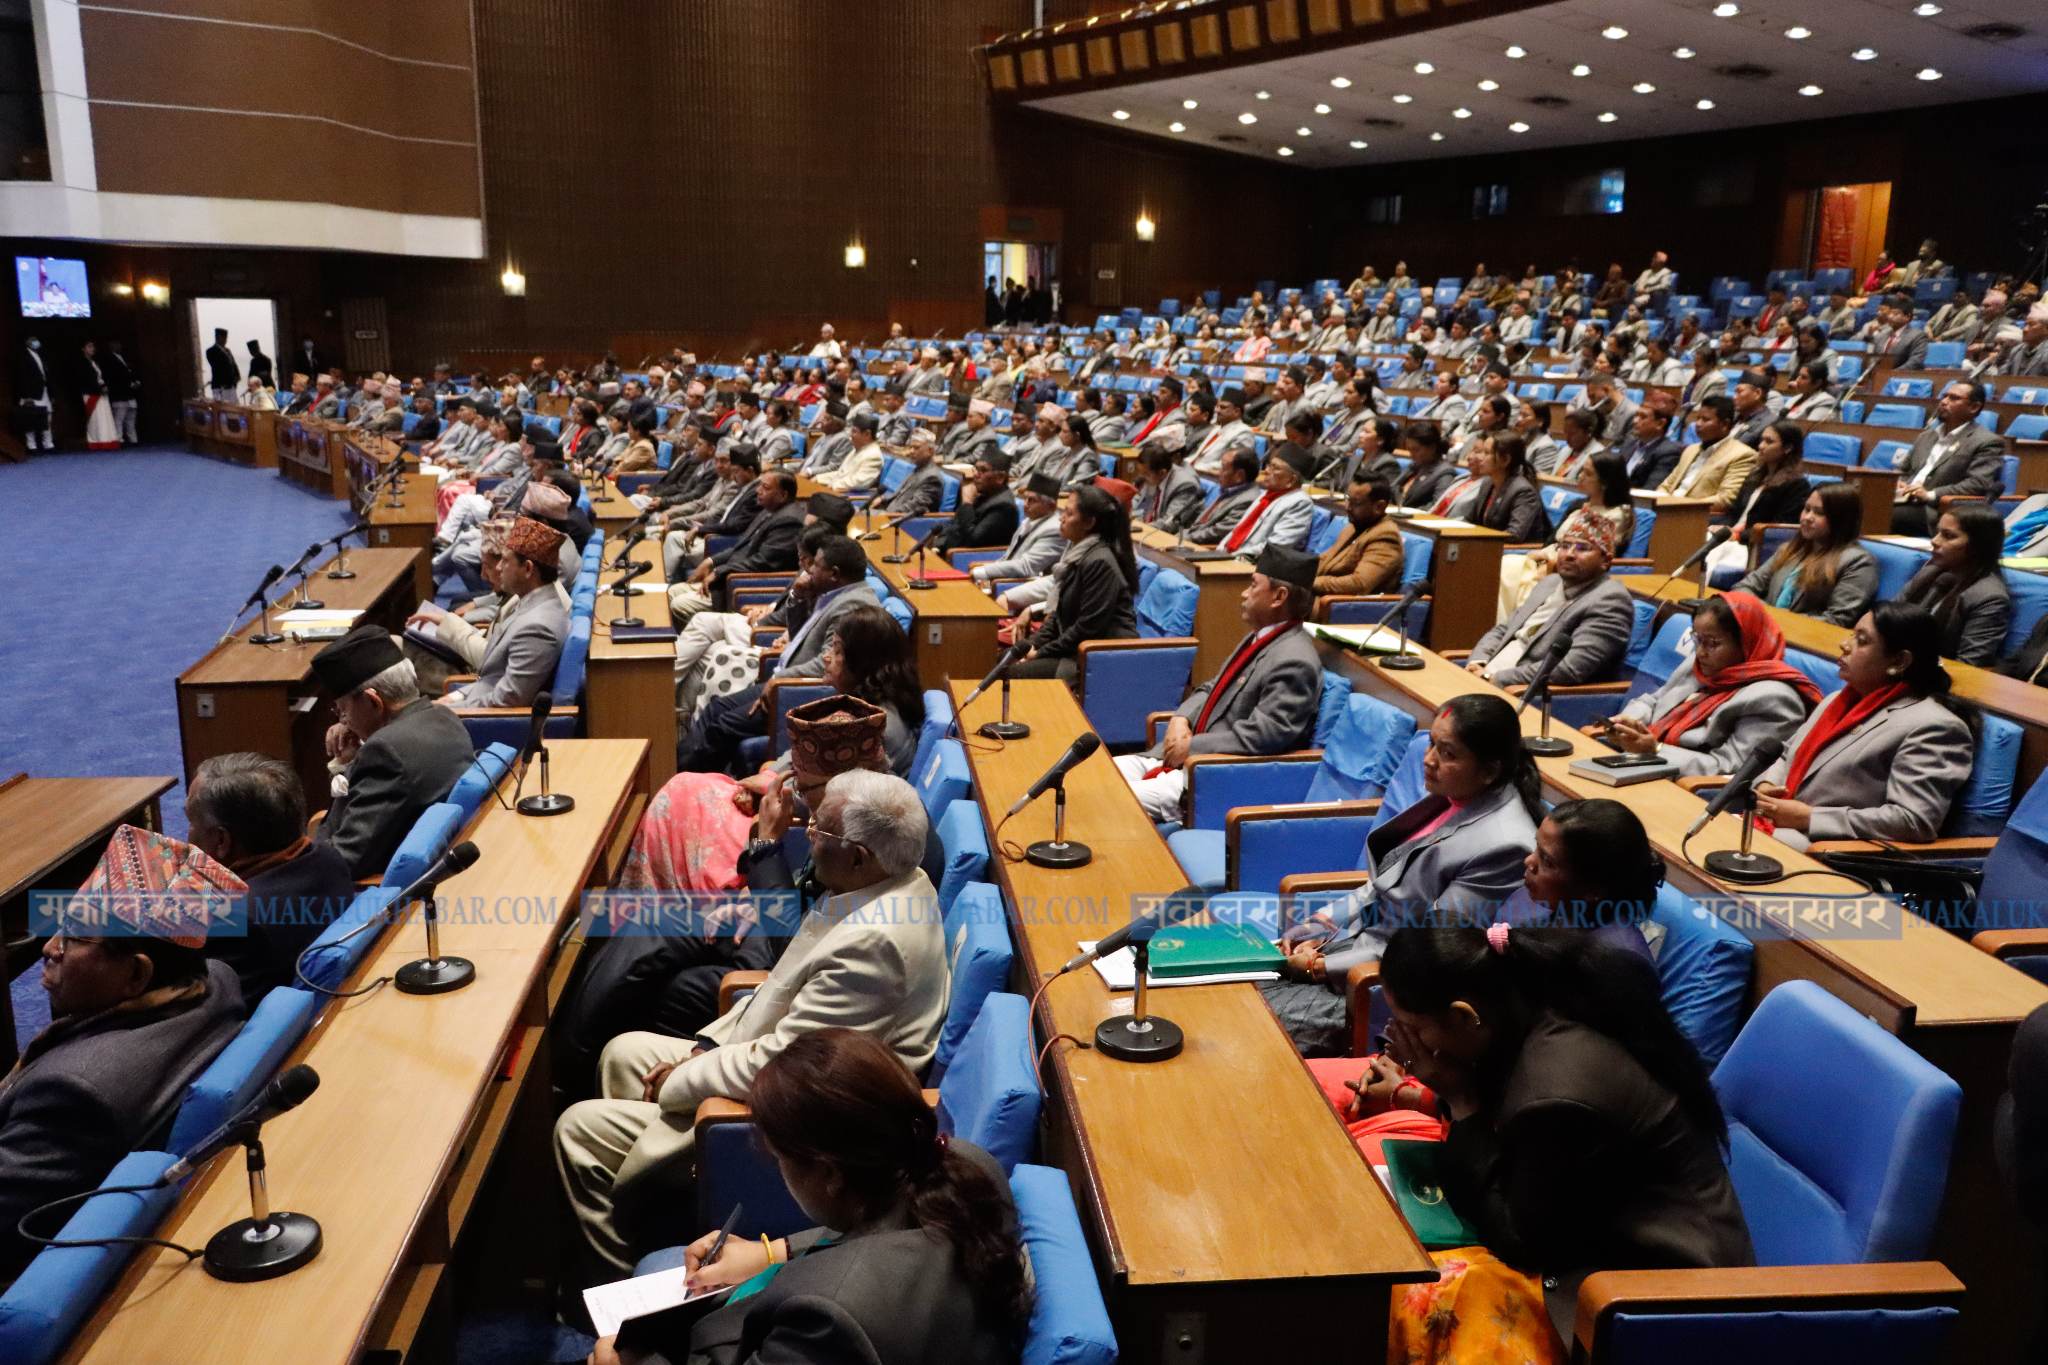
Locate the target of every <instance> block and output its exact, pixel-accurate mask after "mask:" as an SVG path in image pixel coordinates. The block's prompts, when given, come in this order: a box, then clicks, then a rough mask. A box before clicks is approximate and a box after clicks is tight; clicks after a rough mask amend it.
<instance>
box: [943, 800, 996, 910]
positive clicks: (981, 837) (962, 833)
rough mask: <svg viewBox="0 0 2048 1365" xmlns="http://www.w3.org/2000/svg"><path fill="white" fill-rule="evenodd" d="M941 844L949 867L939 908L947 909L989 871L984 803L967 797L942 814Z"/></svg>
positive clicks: (948, 807)
mask: <svg viewBox="0 0 2048 1365" xmlns="http://www.w3.org/2000/svg"><path fill="white" fill-rule="evenodd" d="M939 847H940V848H941V849H943V850H944V851H945V855H946V870H945V874H944V876H943V877H942V878H941V879H940V881H939V885H938V893H939V911H940V913H941V914H943V913H945V912H946V911H947V910H948V909H949V908H950V907H951V906H952V904H953V901H954V898H955V897H957V896H958V895H959V894H960V892H961V889H962V888H963V887H965V886H966V885H967V884H968V883H970V882H976V881H980V880H981V875H982V873H984V872H986V871H988V835H987V833H986V832H985V831H984V830H983V829H982V827H981V807H980V806H979V805H977V804H975V802H974V800H973V798H971V797H964V798H962V799H960V800H958V801H954V802H953V803H951V804H950V805H948V806H947V807H946V808H945V810H944V811H942V812H941V813H940V815H939Z"/></svg>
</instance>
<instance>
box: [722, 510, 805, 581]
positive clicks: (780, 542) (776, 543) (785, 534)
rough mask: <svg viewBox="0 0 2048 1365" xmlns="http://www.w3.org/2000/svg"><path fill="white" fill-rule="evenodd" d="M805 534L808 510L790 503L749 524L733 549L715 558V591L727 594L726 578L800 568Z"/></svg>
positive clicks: (765, 513) (735, 542) (783, 571)
mask: <svg viewBox="0 0 2048 1365" xmlns="http://www.w3.org/2000/svg"><path fill="white" fill-rule="evenodd" d="M803 532H804V509H803V505H802V504H801V503H798V502H794V501H791V502H786V503H784V504H782V506H780V507H778V508H776V509H775V510H774V511H772V512H763V513H761V514H760V515H759V516H757V517H755V518H754V519H753V520H752V521H750V522H748V523H747V529H746V530H745V531H742V532H741V533H740V538H739V539H738V540H736V541H734V542H733V544H732V548H731V549H728V550H721V551H719V552H718V553H717V554H715V555H713V556H711V563H712V571H711V591H712V595H713V597H714V598H717V597H720V596H722V594H723V593H724V590H725V576H726V575H727V574H735V573H786V572H787V571H789V570H791V569H794V568H795V567H796V542H797V539H798V537H800V536H802V535H803Z"/></svg>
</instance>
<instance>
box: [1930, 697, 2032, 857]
mask: <svg viewBox="0 0 2048 1365" xmlns="http://www.w3.org/2000/svg"><path fill="white" fill-rule="evenodd" d="M2024 737H2025V734H2024V731H2022V730H2021V728H2020V726H2019V723H2018V722H2016V721H2012V720H2008V719H2007V718H2006V717H2004V716H1999V715H1993V714H1992V713H1991V712H1989V711H1985V712H1981V713H1979V715H1978V717H1977V752H1976V755H1975V757H1974V759H1973V760H1972V761H1971V764H1970V777H1969V780H1968V781H1966V782H1964V783H1963V789H1962V790H1961V791H1959V792H1957V793H1956V799H1955V804H1954V805H1953V806H1951V807H1950V808H1949V815H1948V824H1947V825H1946V826H1945V827H1944V829H1943V832H1944V833H1946V834H1953V835H1958V836H1963V837H1989V836H1995V835H1996V834H1997V833H1998V832H1999V831H2000V830H2001V829H2003V828H2004V827H2005V820H2006V817H2007V816H2008V815H2010V814H2012V801H2013V796H2012V789H2013V784H2014V783H2015V782H2016V781H2018V778H2019V768H2020V741H2021V740H2022V739H2023V738H2024Z"/></svg>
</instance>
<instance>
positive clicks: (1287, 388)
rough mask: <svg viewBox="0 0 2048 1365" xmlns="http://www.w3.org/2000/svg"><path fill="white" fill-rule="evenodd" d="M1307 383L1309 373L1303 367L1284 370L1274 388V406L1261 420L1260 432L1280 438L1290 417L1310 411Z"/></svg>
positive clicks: (1297, 366)
mask: <svg viewBox="0 0 2048 1365" xmlns="http://www.w3.org/2000/svg"><path fill="white" fill-rule="evenodd" d="M1307 383H1308V371H1307V370H1305V369H1303V368H1302V367H1301V366H1299V365H1289V366H1288V367H1287V368H1286V369H1285V370H1283V371H1282V372H1281V374H1280V381H1279V383H1277V384H1275V385H1274V386H1273V404H1272V406H1271V407H1269V408H1267V409H1266V415H1265V416H1264V417H1262V418H1260V419H1259V430H1260V431H1262V432H1264V433H1266V435H1268V436H1280V435H1282V434H1284V433H1285V432H1286V430H1287V420H1288V419H1289V418H1290V417H1292V416H1294V414H1295V413H1297V412H1306V411H1308V410H1309V409H1308V397H1307V393H1308V390H1307Z"/></svg>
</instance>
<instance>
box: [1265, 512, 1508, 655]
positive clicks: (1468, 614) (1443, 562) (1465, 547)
mask: <svg viewBox="0 0 2048 1365" xmlns="http://www.w3.org/2000/svg"><path fill="white" fill-rule="evenodd" d="M1398 522H1399V525H1400V527H1401V529H1402V530H1404V531H1414V532H1416V533H1418V534H1421V535H1426V536H1428V537H1430V538H1431V539H1432V540H1434V541H1435V542H1436V548H1435V549H1434V550H1433V551H1431V553H1430V557H1429V579H1430V604H1429V642H1430V644H1432V645H1434V646H1435V647H1436V648H1438V649H1470V648H1471V647H1472V646H1473V645H1475V644H1478V643H1479V637H1480V636H1482V635H1484V634H1486V632H1487V631H1489V630H1492V629H1493V624H1494V617H1495V616H1497V615H1498V614H1499V610H1500V555H1501V548H1502V547H1503V546H1505V545H1506V544H1507V543H1508V538H1507V535H1506V533H1504V532H1501V531H1494V530H1489V529H1488V528H1486V527H1484V526H1474V525H1472V524H1471V523H1469V522H1463V521H1451V520H1449V519H1448V518H1445V517H1422V516H1417V517H1401V518H1399V519H1398ZM1233 643H1234V642H1233Z"/></svg>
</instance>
